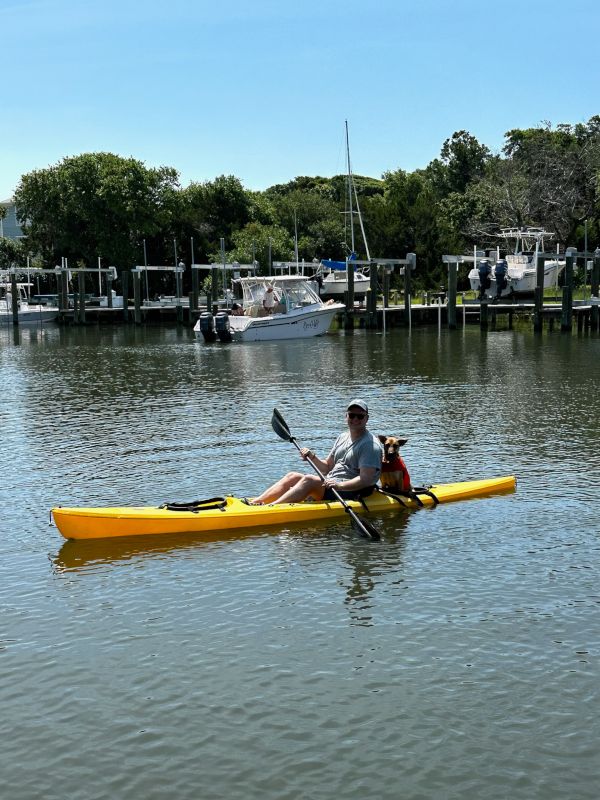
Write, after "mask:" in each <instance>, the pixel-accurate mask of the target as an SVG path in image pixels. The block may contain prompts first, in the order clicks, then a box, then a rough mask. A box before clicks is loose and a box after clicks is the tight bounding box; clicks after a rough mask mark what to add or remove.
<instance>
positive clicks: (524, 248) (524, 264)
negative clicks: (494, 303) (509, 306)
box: [468, 227, 566, 298]
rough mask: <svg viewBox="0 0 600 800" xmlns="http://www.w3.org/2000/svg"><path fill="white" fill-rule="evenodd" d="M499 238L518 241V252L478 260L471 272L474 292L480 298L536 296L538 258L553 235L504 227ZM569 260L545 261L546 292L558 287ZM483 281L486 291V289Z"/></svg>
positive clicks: (475, 259)
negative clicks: (546, 240)
mask: <svg viewBox="0 0 600 800" xmlns="http://www.w3.org/2000/svg"><path fill="white" fill-rule="evenodd" d="M498 236H499V237H500V238H501V239H504V240H505V241H506V242H509V241H511V240H514V242H515V245H514V252H512V253H509V252H507V253H506V255H505V256H504V258H501V257H500V248H497V251H496V254H495V255H494V254H493V253H490V254H488V255H487V256H486V257H478V256H477V255H476V256H475V258H474V264H473V268H472V269H471V270H470V272H469V275H468V277H469V283H470V285H471V289H472V290H473V291H475V292H478V293H479V295H480V297H483V296H486V297H489V298H500V297H510V296H513V295H532V294H533V293H534V291H535V288H536V286H537V258H538V254H540V253H543V252H544V239H552V238H553V237H554V234H553V233H549V232H548V231H545V230H544V229H543V228H534V227H526V228H502V229H501V230H500V233H499V234H498ZM565 264H566V261H565V259H564V258H559V256H558V253H557V256H556V258H551V259H548V260H546V261H545V262H544V289H547V288H549V287H552V286H557V285H558V276H559V275H560V273H561V272H562V270H563V269H564V268H565ZM482 278H483V283H484V286H483V289H482Z"/></svg>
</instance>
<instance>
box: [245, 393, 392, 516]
mask: <svg viewBox="0 0 600 800" xmlns="http://www.w3.org/2000/svg"><path fill="white" fill-rule="evenodd" d="M368 420H369V407H368V406H367V404H366V402H365V401H364V400H361V399H359V398H356V399H355V400H352V401H351V402H350V403H349V405H348V408H347V409H346V425H347V426H348V430H347V431H344V432H343V433H341V434H340V435H339V436H338V438H337V439H336V440H335V442H334V444H333V447H332V448H331V450H330V451H329V454H328V455H327V457H326V458H324V459H321V458H319V457H318V456H317V455H316V454H315V453H314V452H313V451H312V450H310V449H309V448H308V447H303V448H302V449H301V451H300V456H301V457H302V459H303V460H304V461H307V460H309V459H310V461H312V462H313V464H315V465H316V466H317V467H318V468H319V469H320V471H321V472H322V473H323V474H324V475H325V480H321V478H320V477H319V476H318V475H316V474H315V475H312V474H309V475H307V474H305V473H303V472H288V473H287V475H284V476H283V478H280V479H279V480H278V481H277V483H274V484H273V485H272V486H269V488H268V489H266V490H265V491H264V492H263V493H262V494H261V495H259V496H258V497H255V498H254V500H253V501H252V504H253V505H263V504H275V503H298V502H300V501H301V500H306V499H307V498H309V497H310V498H312V499H313V500H317V501H318V500H325V501H327V502H330V501H332V500H336V499H337V498H336V497H335V495H334V494H333V491H332V489H335V490H336V492H338V493H339V494H340V495H341V497H343V498H344V500H355V499H357V498H358V497H366V496H367V495H368V494H370V493H371V492H372V491H373V487H374V486H375V484H376V483H377V481H378V479H379V475H380V473H381V459H382V456H383V449H382V446H381V443H380V442H379V440H378V438H377V437H376V436H374V435H373V434H372V433H371V432H370V431H368V430H367V422H368Z"/></svg>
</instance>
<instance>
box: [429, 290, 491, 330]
mask: <svg viewBox="0 0 600 800" xmlns="http://www.w3.org/2000/svg"><path fill="white" fill-rule="evenodd" d="M440 302H441V301H440ZM488 320H489V302H488V299H487V297H483V298H482V299H481V301H480V303H479V328H480V329H481V330H482V331H487V329H488Z"/></svg>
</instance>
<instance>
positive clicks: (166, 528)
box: [51, 475, 516, 539]
mask: <svg viewBox="0 0 600 800" xmlns="http://www.w3.org/2000/svg"><path fill="white" fill-rule="evenodd" d="M515 486H516V479H515V477H514V476H513V475H509V476H505V477H502V478H488V479H486V480H479V481H464V482H462V483H442V484H439V485H437V486H432V487H430V489H429V492H430V494H426V493H423V494H420V495H419V493H418V491H417V497H418V498H419V500H420V503H421V504H422V505H423V506H431V505H434V503H435V500H434V499H433V497H431V494H433V495H434V496H435V498H436V499H437V501H438V502H439V503H449V502H452V501H455V500H467V499H469V498H472V497H482V496H485V495H490V494H498V493H503V492H510V491H513V490H514V488H515ZM347 502H348V505H349V506H350V507H351V508H352V510H353V511H355V512H356V513H358V514H361V513H364V512H365V510H366V511H371V512H375V513H379V512H381V511H394V510H398V509H399V508H403V507H405V508H409V509H417V508H419V507H420V503H419V501H418V500H414V499H411V498H407V497H403V498H402V499H401V502H399V501H398V500H396V499H394V498H392V497H388V496H387V495H384V494H381V493H380V492H374V493H373V494H372V495H371V496H370V497H367V498H365V500H364V501H363V502H364V506H363V503H362V502H360V501H357V500H351V501H347ZM365 506H366V509H365ZM51 513H52V516H53V518H54V522H55V523H56V527H57V528H58V530H59V531H60V532H61V534H62V535H63V536H64V537H65V539H104V538H108V537H113V536H148V535H155V534H169V533H202V532H204V531H206V532H208V531H220V530H236V529H239V528H256V527H262V526H265V525H281V524H287V523H289V522H304V521H308V520H314V519H329V518H330V517H343V516H344V514H345V513H346V511H345V510H344V507H343V505H342V504H341V503H339V502H329V503H324V502H318V503H315V502H303V503H283V504H278V505H274V506H269V505H267V506H253V505H249V504H248V503H247V502H246V501H245V500H243V499H240V498H238V497H232V496H230V497H225V498H223V500H222V502H221V503H218V502H214V500H213V501H210V502H209V501H207V503H206V505H205V506H204V507H203V506H202V504H200V505H199V506H198V507H197V509H195V510H193V511H186V510H180V509H177V508H174V506H173V504H172V505H171V507H170V508H169V507H166V506H163V507H160V508H159V507H153V506H137V507H134V506H130V507H107V508H62V507H60V506H58V507H56V508H53V509H52V512H51Z"/></svg>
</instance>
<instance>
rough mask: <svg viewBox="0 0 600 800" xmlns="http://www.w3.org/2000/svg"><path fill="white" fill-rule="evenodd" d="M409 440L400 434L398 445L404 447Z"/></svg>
mask: <svg viewBox="0 0 600 800" xmlns="http://www.w3.org/2000/svg"><path fill="white" fill-rule="evenodd" d="M407 442H408V439H404V438H403V437H402V436H398V447H404V445H405V444H406V443H407Z"/></svg>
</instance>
